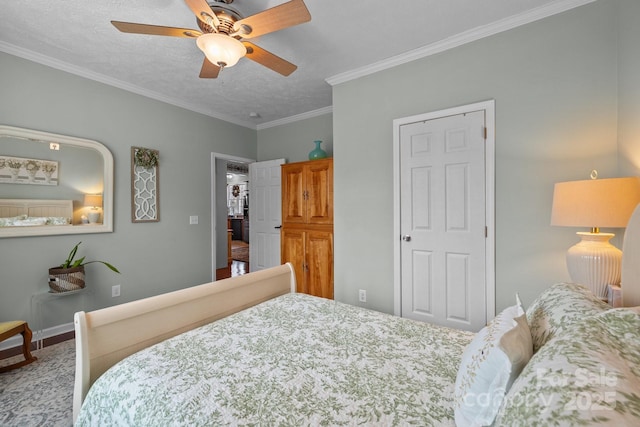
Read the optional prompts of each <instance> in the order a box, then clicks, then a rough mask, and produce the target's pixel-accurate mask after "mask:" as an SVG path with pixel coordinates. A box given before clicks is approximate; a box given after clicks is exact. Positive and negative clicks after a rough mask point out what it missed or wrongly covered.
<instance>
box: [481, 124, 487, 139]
mask: <svg viewBox="0 0 640 427" xmlns="http://www.w3.org/2000/svg"><path fill="white" fill-rule="evenodd" d="M482 137H483V138H484V139H487V127H486V126H485V127H483V128H482Z"/></svg>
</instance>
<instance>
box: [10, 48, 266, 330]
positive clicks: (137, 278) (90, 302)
mask: <svg viewBox="0 0 640 427" xmlns="http://www.w3.org/2000/svg"><path fill="white" fill-rule="evenodd" d="M0 76H1V78H0V93H1V94H2V96H1V97H0V123H2V124H6V125H10V126H17V127H24V128H31V129H37V130H43V131H47V132H53V133H59V134H66V135H71V136H77V137H81V138H87V139H94V140H96V141H99V142H101V143H102V144H104V145H105V146H106V147H107V148H109V150H110V151H111V152H112V153H113V157H114V162H115V183H114V185H115V191H114V193H115V194H114V230H115V231H114V232H113V233H107V234H87V235H76V236H47V237H22V238H8V239H1V240H0V313H1V314H0V320H10V319H26V320H29V319H30V298H31V295H32V294H34V293H37V292H41V291H46V290H47V289H48V287H47V274H48V268H49V267H52V266H55V265H57V264H60V263H61V262H62V261H63V260H64V259H65V258H66V256H67V254H68V252H69V250H71V248H72V247H73V245H74V244H75V243H77V242H78V241H82V245H81V246H80V251H79V252H80V254H81V255H86V256H87V259H102V260H106V261H109V262H111V263H113V264H114V265H115V266H117V267H118V268H119V269H120V271H121V272H122V274H121V275H117V274H115V273H113V272H111V271H109V270H107V269H106V268H105V267H104V266H101V265H99V264H91V265H89V266H87V268H86V274H87V278H86V282H87V287H88V288H89V287H90V289H91V294H89V295H85V297H84V301H85V304H86V305H85V307H86V308H92V307H93V308H98V307H104V306H108V305H113V304H118V303H122V302H125V301H130V300H134V299H138V298H141V297H146V296H149V295H154V294H158V293H161V292H166V291H170V290H175V289H179V288H184V287H188V286H193V285H196V284H200V283H205V282H208V281H210V280H211V270H212V259H211V252H212V251H211V238H210V236H211V197H210V192H211V176H210V171H211V167H210V155H211V153H212V152H219V153H228V154H229V155H234V156H239V157H248V158H255V157H256V139H257V136H256V134H257V132H256V131H255V130H251V129H248V128H245V127H241V126H237V125H234V124H231V123H228V122H224V121H221V120H217V119H213V118H211V117H207V116H204V115H201V114H198V113H194V112H190V111H187V110H184V109H181V108H178V107H175V106H172V105H168V104H165V103H162V102H158V101H155V100H152V99H149V98H146V97H143V96H139V95H136V94H132V93H130V92H126V91H123V90H120V89H116V88H113V87H110V86H107V85H104V84H101V83H97V82H95V81H91V80H87V79H84V78H81V77H78V76H75V75H72V74H68V73H65V72H62V71H58V70H55V69H52V68H49V67H46V66H43V65H39V64H36V63H33V62H30V61H26V60H23V59H20V58H17V57H15V56H12V55H7V54H4V53H0ZM0 144H1V142H0ZM132 146H140V147H147V148H154V149H158V150H160V170H159V194H160V221H159V222H157V223H136V224H134V223H132V222H131V210H130V209H131V208H130V206H131V202H130V186H131V179H130V167H131V166H130V161H131V160H130V149H131V147H132ZM1 151H2V150H1V149H0V152H1ZM190 215H197V216H198V217H199V224H198V225H189V216H190ZM115 284H121V285H122V296H121V297H119V298H111V286H112V285H115ZM81 299H82V298H81V297H80V296H68V297H64V298H63V299H58V300H56V302H55V303H49V304H47V306H46V310H45V311H46V312H45V313H44V314H45V317H44V318H43V320H44V326H46V327H51V326H55V325H61V324H65V323H69V322H72V320H73V312H74V311H75V310H77V309H79V308H81V302H82V301H81Z"/></svg>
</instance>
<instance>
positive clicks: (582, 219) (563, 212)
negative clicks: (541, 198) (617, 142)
mask: <svg viewBox="0 0 640 427" xmlns="http://www.w3.org/2000/svg"><path fill="white" fill-rule="evenodd" d="M591 176H592V178H596V177H597V172H596V171H593V172H592V173H591ZM638 203H640V177H628V178H610V179H589V180H584V181H569V182H559V183H556V184H555V187H554V190H553V207H552V209H551V225H560V226H567V227H589V228H591V231H589V232H582V231H579V232H577V233H576V234H577V235H578V236H580V238H581V239H582V240H581V241H580V242H578V243H577V244H576V245H574V246H572V247H571V248H569V250H568V251H567V269H568V270H569V276H570V277H571V280H572V281H573V282H575V283H580V284H583V285H585V286H587V287H588V288H589V289H591V291H592V292H593V293H594V294H595V295H596V296H597V297H599V298H602V299H606V298H607V291H608V286H609V285H618V284H619V283H620V268H621V262H622V251H621V250H620V249H618V248H616V247H615V246H613V245H612V244H611V243H610V242H609V239H611V238H612V237H613V236H615V234H613V233H600V227H608V228H622V227H626V226H627V222H628V221H629V218H630V217H631V214H632V213H633V210H634V209H635V208H636V206H637V205H638Z"/></svg>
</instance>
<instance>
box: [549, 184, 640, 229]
mask: <svg viewBox="0 0 640 427" xmlns="http://www.w3.org/2000/svg"><path fill="white" fill-rule="evenodd" d="M638 203H640V178H639V177H628V178H610V179H588V180H584V181H569V182H559V183H557V184H556V185H555V188H554V191H553V208H552V209H551V225H564V226H570V227H590V228H593V227H613V228H620V227H626V226H627V222H629V218H630V217H631V214H632V213H633V210H634V209H635V208H636V206H637V205H638Z"/></svg>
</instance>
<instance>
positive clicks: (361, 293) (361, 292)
mask: <svg viewBox="0 0 640 427" xmlns="http://www.w3.org/2000/svg"><path fill="white" fill-rule="evenodd" d="M358 299H359V300H360V302H367V291H365V290H364V289H360V290H359V291H358Z"/></svg>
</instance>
